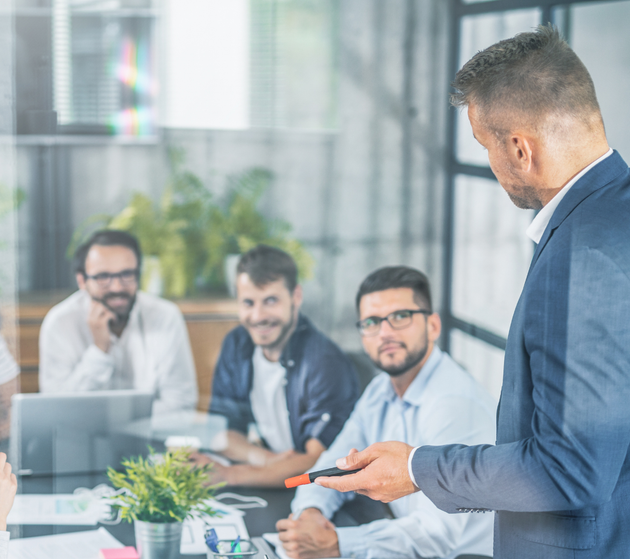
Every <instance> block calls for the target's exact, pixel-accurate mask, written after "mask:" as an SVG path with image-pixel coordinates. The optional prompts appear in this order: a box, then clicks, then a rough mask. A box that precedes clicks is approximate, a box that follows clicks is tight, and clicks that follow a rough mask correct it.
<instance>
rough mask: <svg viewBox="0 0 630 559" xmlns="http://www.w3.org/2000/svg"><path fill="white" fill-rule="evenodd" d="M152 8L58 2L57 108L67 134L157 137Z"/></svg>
mask: <svg viewBox="0 0 630 559" xmlns="http://www.w3.org/2000/svg"><path fill="white" fill-rule="evenodd" d="M135 4H138V2H136V3H135ZM147 4H148V5H147V6H143V7H141V8H137V6H134V9H127V7H126V6H125V2H124V1H109V2H105V1H90V2H88V1H87V0H82V1H78V0H53V3H52V6H51V8H52V27H53V34H52V36H53V45H52V52H53V72H54V73H53V82H54V87H53V89H54V103H55V110H56V111H57V113H58V122H59V124H60V125H62V126H64V125H65V126H66V129H65V130H66V131H72V133H83V132H88V133H107V132H111V133H115V134H127V135H143V134H150V133H154V131H155V110H154V107H155V92H156V87H155V85H156V84H155V82H156V76H155V71H154V69H155V61H154V60H153V58H154V53H153V29H154V18H155V13H154V11H153V10H151V9H150V4H149V3H148V2H147ZM60 131H64V129H63V128H62V129H61V130H60Z"/></svg>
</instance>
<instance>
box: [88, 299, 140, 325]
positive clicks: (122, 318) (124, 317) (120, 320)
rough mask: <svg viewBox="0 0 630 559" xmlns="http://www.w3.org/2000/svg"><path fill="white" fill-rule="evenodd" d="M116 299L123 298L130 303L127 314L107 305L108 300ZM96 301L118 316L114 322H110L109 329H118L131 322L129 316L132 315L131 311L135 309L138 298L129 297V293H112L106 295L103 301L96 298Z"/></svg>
mask: <svg viewBox="0 0 630 559" xmlns="http://www.w3.org/2000/svg"><path fill="white" fill-rule="evenodd" d="M115 297H121V298H124V299H127V300H128V301H129V306H128V307H127V310H126V311H125V312H119V311H117V310H116V309H114V308H112V307H110V306H109V305H108V304H107V300H108V299H114V298H115ZM94 300H95V301H98V302H99V303H102V304H103V305H105V306H106V307H107V308H108V309H109V310H110V311H112V312H113V313H114V314H115V315H116V318H115V319H114V320H110V321H109V327H110V328H116V327H120V326H124V325H125V324H127V321H128V320H129V315H130V314H131V309H133V306H134V304H135V302H136V296H135V294H134V295H129V293H125V292H120V293H113V292H112V293H108V294H107V295H105V296H104V297H103V298H102V299H96V298H95V299H94Z"/></svg>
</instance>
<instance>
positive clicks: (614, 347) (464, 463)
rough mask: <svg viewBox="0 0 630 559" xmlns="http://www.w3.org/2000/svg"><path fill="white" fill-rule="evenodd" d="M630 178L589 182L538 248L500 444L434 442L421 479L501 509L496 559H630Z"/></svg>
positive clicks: (624, 170) (616, 168) (514, 328)
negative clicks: (434, 445)
mask: <svg viewBox="0 0 630 559" xmlns="http://www.w3.org/2000/svg"><path fill="white" fill-rule="evenodd" d="M629 446H630V172H629V169H628V165H627V164H626V163H625V162H624V161H623V159H622V158H621V156H620V155H619V154H618V153H617V152H614V153H613V154H612V155H610V156H609V157H608V158H606V159H605V160H604V161H602V162H601V163H599V164H598V165H596V166H595V167H594V168H593V169H591V170H590V171H589V172H588V173H586V175H584V176H583V177H582V178H581V179H580V180H578V181H577V182H576V183H575V184H574V185H573V186H572V187H571V189H570V190H569V191H568V192H567V194H566V196H565V197H564V198H563V199H562V201H561V202H560V204H559V205H558V207H557V208H556V210H555V212H554V214H553V216H552V218H551V221H550V222H549V224H548V226H547V229H546V230H545V232H544V234H543V237H542V239H541V241H540V243H539V245H538V247H537V249H536V251H535V254H534V258H533V260H532V264H531V267H530V270H529V275H528V277H527V280H526V282H525V286H524V288H523V292H522V294H521V298H520V300H519V302H518V305H517V307H516V310H515V312H514V317H513V319H512V324H511V326H510V331H509V335H508V342H507V348H506V352H505V367H504V378H503V389H502V393H501V401H500V404H499V410H498V412H497V445H496V446H491V445H490V446H473V447H465V446H461V445H451V446H446V447H422V448H419V449H418V450H417V451H416V453H415V456H414V461H413V472H414V475H415V478H416V481H417V483H418V485H419V487H420V488H421V489H422V490H423V491H424V492H425V493H426V494H427V495H428V497H429V498H430V499H431V500H432V501H433V502H434V503H435V504H436V505H437V506H438V507H440V508H441V509H443V510H445V511H448V512H457V511H461V510H466V511H469V510H471V509H472V510H473V512H474V511H476V510H480V509H489V510H495V511H497V515H496V519H495V545H494V548H495V551H494V553H495V558H510V559H512V558H515V557H516V558H526V559H528V558H532V559H534V558H536V559H539V558H543V557H544V558H545V559H550V558H551V559H556V558H558V559H560V558H569V557H570V558H572V559H586V558H589V559H590V558H593V559H602V558H606V559H615V558H622V557H623V558H626V557H629V556H630V456H629V453H628V449H629Z"/></svg>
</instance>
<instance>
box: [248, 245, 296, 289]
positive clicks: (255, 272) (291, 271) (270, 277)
mask: <svg viewBox="0 0 630 559" xmlns="http://www.w3.org/2000/svg"><path fill="white" fill-rule="evenodd" d="M236 273H237V274H239V275H240V274H247V275H248V276H249V278H250V279H251V280H252V282H254V285H256V286H257V287H262V286H263V285H267V284H269V283H271V282H272V281H276V280H279V279H281V278H282V279H284V283H285V285H286V286H287V289H288V290H289V292H291V293H293V290H294V289H295V286H296V285H297V275H298V272H297V266H296V264H295V261H294V260H293V258H291V256H289V255H288V254H287V253H286V252H284V251H283V250H280V249H279V248H275V247H270V246H267V245H258V246H256V247H254V248H253V249H251V250H249V251H247V252H246V253H245V254H243V256H241V259H240V260H239V262H238V266H237V268H236Z"/></svg>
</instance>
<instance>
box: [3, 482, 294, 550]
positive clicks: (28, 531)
mask: <svg viewBox="0 0 630 559" xmlns="http://www.w3.org/2000/svg"><path fill="white" fill-rule="evenodd" d="M18 483H19V487H20V493H22V494H46V495H48V494H68V493H72V492H73V491H74V490H75V489H77V488H78V487H86V488H89V489H91V488H93V487H96V486H97V485H99V484H102V483H108V484H109V481H108V479H107V476H106V475H105V474H104V473H102V474H65V475H50V476H21V477H20V479H19V482H18ZM227 491H229V492H231V493H237V494H239V495H243V496H250V495H253V496H256V497H262V498H263V499H265V501H267V503H268V506H267V507H264V508H252V509H247V510H246V511H245V517H244V521H245V525H246V527H247V530H248V532H249V536H250V538H254V537H257V536H261V535H262V534H264V533H265V532H275V524H276V521H277V520H278V519H279V518H285V517H286V516H287V515H288V514H289V512H290V504H291V499H292V498H293V495H294V493H295V490H294V489H269V488H260V487H256V488H253V487H252V488H249V487H238V488H233V487H230V488H225V489H222V490H219V491H218V492H217V494H221V493H223V492H227ZM99 526H102V525H101V524H99V525H98V526H42V525H22V526H19V527H17V534H16V533H15V528H13V530H14V532H12V535H11V537H12V538H14V537H20V538H28V537H33V536H47V535H52V534H65V533H68V532H77V531H81V530H94V529H95V528H97V527H99ZM104 528H105V529H106V530H107V531H108V532H109V533H110V534H111V535H112V536H114V537H115V538H116V539H117V540H119V541H120V542H121V543H123V544H124V545H132V546H133V545H135V537H134V530H133V524H130V523H126V522H125V523H122V522H121V523H120V524H115V525H105V526H104ZM205 557H206V556H205V555H181V558H182V559H183V558H186V559H201V558H203V559H205ZM270 559H272V558H271V557H270Z"/></svg>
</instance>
